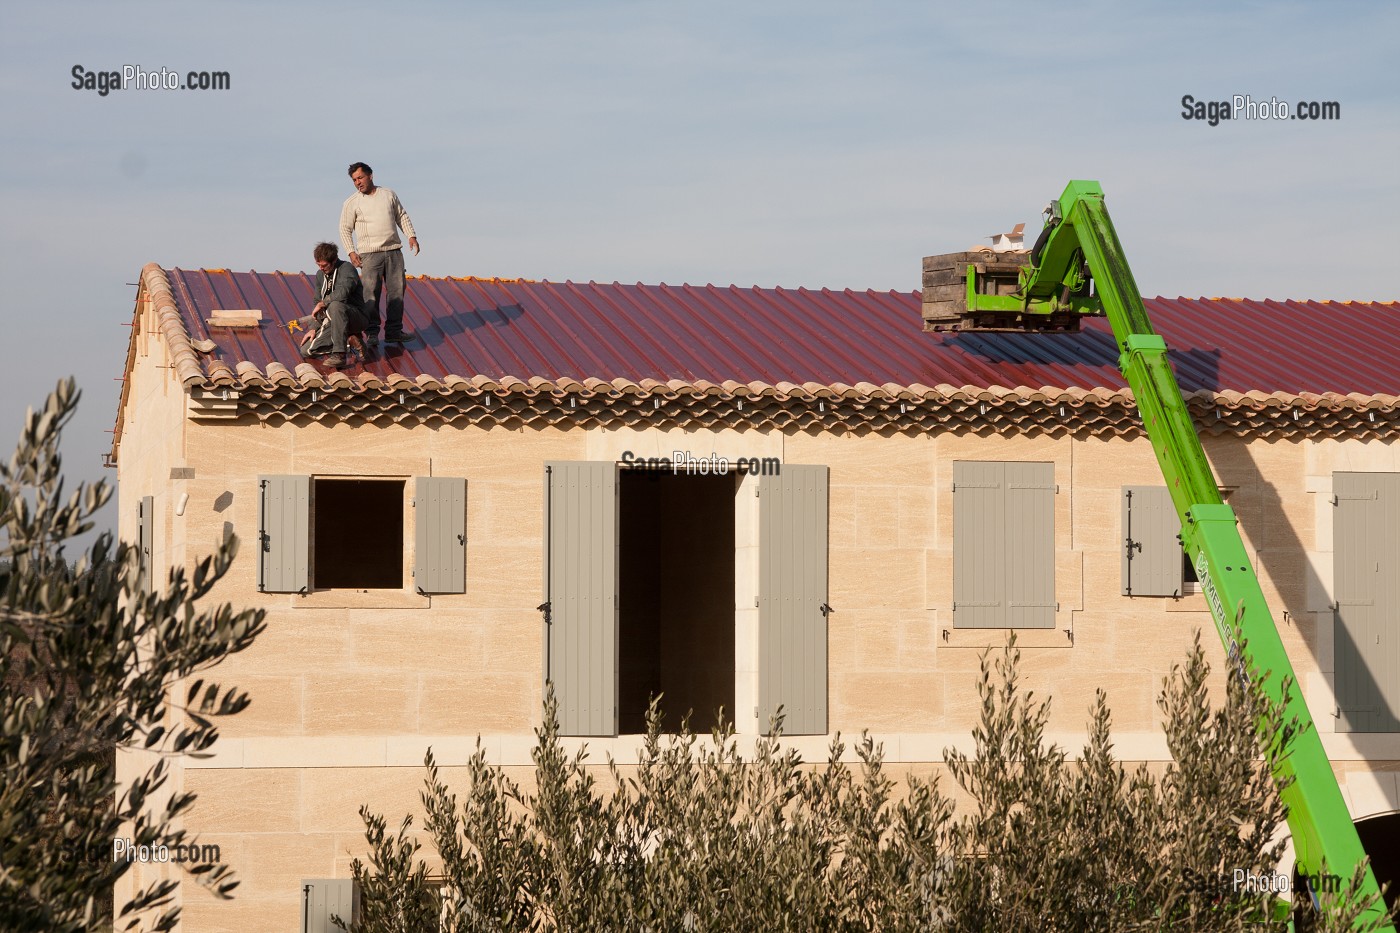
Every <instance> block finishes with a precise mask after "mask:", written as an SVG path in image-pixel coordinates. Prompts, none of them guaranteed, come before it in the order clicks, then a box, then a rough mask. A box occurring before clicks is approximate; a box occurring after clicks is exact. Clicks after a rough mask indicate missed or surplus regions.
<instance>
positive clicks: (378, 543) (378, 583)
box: [311, 479, 403, 590]
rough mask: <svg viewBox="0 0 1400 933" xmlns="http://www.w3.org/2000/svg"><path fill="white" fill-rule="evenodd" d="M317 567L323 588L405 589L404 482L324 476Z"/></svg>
mask: <svg viewBox="0 0 1400 933" xmlns="http://www.w3.org/2000/svg"><path fill="white" fill-rule="evenodd" d="M311 511H312V514H313V515H314V527H313V537H312V554H311V568H312V580H313V581H314V585H315V586H316V587H317V588H318V589H361V590H397V589H402V588H403V481H402V480H364V479H318V480H316V481H315V482H314V483H313V484H312V491H311Z"/></svg>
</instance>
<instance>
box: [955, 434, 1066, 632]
mask: <svg viewBox="0 0 1400 933" xmlns="http://www.w3.org/2000/svg"><path fill="white" fill-rule="evenodd" d="M1055 608H1056V606H1055V465H1054V464H1053V463H1001V462H992V461H976V460H957V461H954V463H953V624H954V625H955V626H957V627H958V628H1054V627H1055Z"/></svg>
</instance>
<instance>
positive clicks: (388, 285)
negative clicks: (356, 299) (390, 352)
mask: <svg viewBox="0 0 1400 933" xmlns="http://www.w3.org/2000/svg"><path fill="white" fill-rule="evenodd" d="M360 284H361V286H363V287H364V290H365V308H366V310H367V311H368V313H369V318H370V320H369V325H368V326H367V327H366V328H365V333H366V334H367V335H369V336H371V337H377V336H379V295H380V293H381V292H386V293H387V295H386V296H385V301H384V336H386V337H397V336H398V335H399V334H402V333H403V250H401V249H386V250H383V251H381V252H378V253H361V254H360Z"/></svg>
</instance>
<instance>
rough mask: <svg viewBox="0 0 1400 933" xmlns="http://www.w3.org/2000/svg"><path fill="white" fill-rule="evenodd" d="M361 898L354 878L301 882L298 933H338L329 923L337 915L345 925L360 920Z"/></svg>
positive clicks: (338, 930) (333, 925)
mask: <svg viewBox="0 0 1400 933" xmlns="http://www.w3.org/2000/svg"><path fill="white" fill-rule="evenodd" d="M359 913H360V898H359V891H358V890H357V889H356V888H355V882H354V879H351V878H334V879H328V880H320V881H316V880H312V881H303V882H302V883H301V933H341V930H340V927H338V926H336V925H335V924H333V923H331V917H339V918H340V919H341V920H343V921H345V924H346V926H349V925H350V924H352V923H355V922H357V921H358V920H359Z"/></svg>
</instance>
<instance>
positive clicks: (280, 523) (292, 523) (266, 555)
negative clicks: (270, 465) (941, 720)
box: [258, 476, 311, 593]
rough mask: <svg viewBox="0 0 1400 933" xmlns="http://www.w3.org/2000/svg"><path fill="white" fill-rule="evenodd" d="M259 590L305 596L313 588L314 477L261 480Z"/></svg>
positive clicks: (273, 477)
mask: <svg viewBox="0 0 1400 933" xmlns="http://www.w3.org/2000/svg"><path fill="white" fill-rule="evenodd" d="M258 487H259V498H258V590H259V591H261V592H264V593H304V592H306V590H307V588H308V587H309V586H310V582H311V574H310V553H311V533H310V528H311V477H309V476H259V477H258Z"/></svg>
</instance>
